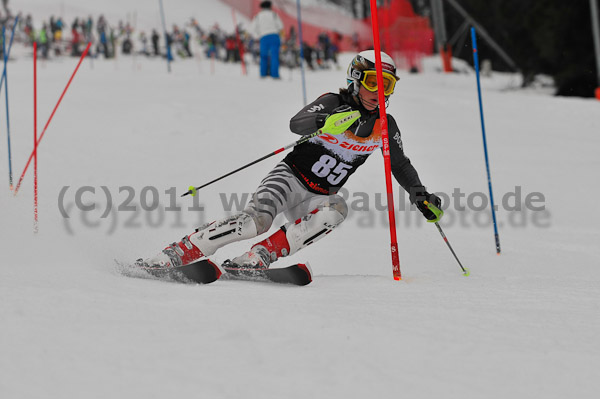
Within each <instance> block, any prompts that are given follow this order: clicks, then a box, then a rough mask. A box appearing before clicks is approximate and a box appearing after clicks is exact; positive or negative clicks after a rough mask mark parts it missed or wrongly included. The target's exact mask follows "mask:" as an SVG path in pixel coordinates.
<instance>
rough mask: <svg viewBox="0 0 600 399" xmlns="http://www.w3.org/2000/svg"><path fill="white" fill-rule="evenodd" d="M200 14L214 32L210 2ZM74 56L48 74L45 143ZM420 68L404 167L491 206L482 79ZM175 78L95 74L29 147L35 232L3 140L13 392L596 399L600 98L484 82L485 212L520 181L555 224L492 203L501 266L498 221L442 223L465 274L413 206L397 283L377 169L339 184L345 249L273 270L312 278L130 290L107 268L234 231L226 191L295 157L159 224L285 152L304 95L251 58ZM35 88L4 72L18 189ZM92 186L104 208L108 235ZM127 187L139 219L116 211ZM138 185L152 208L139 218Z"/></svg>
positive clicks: (2, 356) (411, 97) (2, 231)
mask: <svg viewBox="0 0 600 399" xmlns="http://www.w3.org/2000/svg"><path fill="white" fill-rule="evenodd" d="M29 3H32V4H34V3H35V2H29ZM37 3H40V2H39V1H38V2H37ZM66 3H67V2H65V4H66ZM77 3H78V4H88V3H89V8H90V9H91V8H92V7H95V4H96V3H95V2H93V4H94V5H93V6H92V2H91V1H90V2H83V1H79V0H78V1H77ZM108 3H111V2H108ZM115 3H117V2H115ZM118 3H119V4H124V3H127V2H124V1H120V2H118ZM129 3H132V2H129ZM165 3H166V2H165ZM189 3H190V4H191V3H192V2H191V1H190V2H189ZM202 3H203V4H205V5H204V11H205V12H206V13H207V14H209V13H210V11H211V10H212V8H211V7H214V9H215V15H221V14H218V10H219V9H221V5H220V3H215V2H208V1H206V0H204V1H203V2H202ZM107 7H108V6H107ZM111 7H113V8H114V7H116V6H111ZM113 8H111V9H110V10H108V11H111V10H112V11H116V8H115V9H113ZM223 15H226V14H223ZM227 17H229V15H227ZM215 20H217V17H215ZM348 60H349V55H344V57H343V60H342V65H345V64H346V63H347V62H348ZM76 61H77V60H76V59H71V58H64V59H60V60H53V61H51V62H40V64H39V67H38V77H39V82H38V97H39V102H38V112H39V118H38V130H39V131H40V132H41V130H42V129H43V126H44V125H45V123H46V121H47V119H48V117H49V115H50V113H51V111H52V109H53V107H54V105H55V104H56V101H57V100H58V97H59V96H60V93H61V92H62V90H63V88H64V85H65V84H66V82H67V80H68V78H69V76H70V74H71V72H72V71H73V69H74V67H75V65H76ZM425 65H426V67H427V68H426V70H425V72H424V73H422V74H408V73H401V81H400V82H399V84H398V86H397V90H396V93H395V94H394V96H393V97H392V99H391V102H390V106H389V112H390V113H391V114H393V115H394V116H395V118H396V120H397V121H398V124H399V126H400V128H401V129H402V132H403V142H404V146H405V150H406V152H407V154H408V155H409V156H410V157H411V159H412V161H413V163H414V165H415V166H416V167H417V169H418V170H419V173H420V175H421V178H422V180H423V181H424V183H425V184H426V185H427V186H428V187H429V188H430V189H432V190H435V191H441V192H446V193H452V191H453V190H454V189H455V188H460V189H461V191H462V192H463V193H466V195H467V196H468V195H469V194H470V193H473V192H481V193H487V180H486V175H485V166H484V159H483V155H482V140H481V130H480V122H479V113H478V105H477V96H476V86H475V76H474V75H473V74H472V73H470V74H467V73H464V74H450V75H448V74H441V73H439V72H438V70H439V67H440V62H439V59H437V58H433V59H429V60H427V62H426V63H425ZM172 67H173V72H172V73H171V74H168V73H167V68H166V65H165V63H164V62H163V61H161V60H147V59H142V58H141V57H137V58H136V59H135V60H134V59H133V58H126V57H119V58H117V59H116V60H112V61H104V60H96V61H94V62H91V61H90V60H86V61H85V62H84V64H83V65H82V67H81V69H80V71H79V73H78V75H77V76H76V78H75V80H74V82H73V84H72V86H71V88H70V90H69V92H68V93H67V95H66V96H65V98H64V100H63V102H62V104H61V105H60V107H59V109H58V111H57V113H56V115H55V117H54V119H53V120H52V122H51V124H50V126H49V127H48V129H47V131H46V136H45V137H44V139H43V141H42V143H41V144H40V147H39V200H40V209H39V215H40V216H39V219H40V221H39V233H38V234H33V199H32V198H33V174H32V172H33V170H32V167H30V169H29V171H28V174H27V176H26V178H25V180H24V184H23V186H22V188H21V191H20V193H19V194H18V196H17V197H14V196H13V195H12V193H11V192H9V190H8V188H7V186H8V184H7V179H8V178H7V176H8V162H7V158H6V154H7V148H6V139H3V140H2V144H1V145H0V147H1V148H0V151H1V152H0V153H1V154H2V155H1V157H2V159H3V161H2V162H1V163H0V176H4V177H3V178H4V179H5V184H4V187H5V190H2V192H1V193H0V201H1V203H0V220H1V227H0V242H1V243H2V244H1V245H2V246H1V248H2V262H1V264H2V267H1V268H0V397H2V398H40V397H44V398H103V399H104V398H107V397H110V398H113V397H117V398H120V397H124V398H164V397H201V398H239V397H247V398H309V397H310V398H342V397H344V398H365V397H370V398H391V397H407V398H442V397H443V398H533V397H535V398H595V397H597V394H598V392H599V390H600V382H599V379H598V370H599V369H600V345H599V343H598V336H599V333H600V318H599V317H598V316H599V314H600V312H599V310H600V306H599V300H600V292H599V284H600V271H599V267H598V266H599V261H598V260H599V258H600V250H599V246H598V242H599V240H600V232H599V230H598V227H597V222H596V220H595V217H594V208H593V206H594V203H595V201H596V199H597V198H598V197H599V196H600V189H599V188H598V185H597V184H596V182H597V176H598V170H599V166H600V165H599V164H600V161H599V159H598V156H597V151H598V145H599V144H600V139H599V137H598V132H599V131H600V104H599V103H598V102H597V101H596V100H589V99H576V98H554V97H550V96H547V95H543V94H540V93H537V92H531V91H521V90H517V89H515V86H516V84H515V82H516V78H515V77H513V76H510V75H501V74H495V75H493V77H491V78H485V79H483V81H482V84H483V101H484V108H485V117H486V127H487V133H488V146H489V153H490V162H491V166H492V179H493V185H494V194H495V197H496V203H497V204H501V199H502V197H503V196H504V195H505V194H506V193H510V192H513V191H514V190H515V186H520V187H521V188H522V193H523V194H522V196H523V198H524V197H525V195H526V194H528V193H532V192H539V193H542V194H543V195H544V196H545V205H546V210H545V211H538V212H534V211H531V210H527V211H521V212H509V211H507V210H505V209H504V208H502V207H501V209H500V210H499V212H498V218H499V221H500V239H501V243H502V249H503V253H502V255H501V256H497V255H496V254H495V250H494V240H493V230H492V227H491V225H490V224H489V223H486V221H487V222H489V209H486V210H482V211H478V212H476V211H462V212H460V211H457V210H455V209H454V207H451V208H450V209H448V210H447V212H446V216H445V217H444V219H443V220H442V222H441V225H442V227H443V228H444V230H445V232H446V234H447V236H448V238H449V240H450V242H451V244H452V245H453V246H454V249H455V250H456V252H457V254H458V256H459V257H460V259H461V260H462V262H463V263H464V264H465V265H466V266H468V267H469V268H470V269H471V276H470V277H468V278H465V277H463V276H462V275H461V273H460V269H459V267H458V265H457V263H456V262H455V260H454V259H453V258H452V255H451V254H450V252H449V251H448V248H447V247H446V246H445V244H444V242H443V241H442V239H441V237H440V236H439V234H438V232H437V230H436V229H435V227H433V226H430V225H428V224H426V223H424V222H423V220H422V217H420V216H419V214H418V213H416V212H414V211H411V212H398V224H399V225H398V229H397V230H398V241H399V247H400V260H401V268H402V272H403V276H404V278H403V280H402V281H400V282H397V281H394V280H393V279H392V277H391V262H390V255H389V232H388V229H387V227H386V225H385V223H384V222H383V221H385V219H386V217H387V214H386V212H384V211H375V210H374V208H375V205H374V201H375V193H383V192H384V191H385V182H384V177H383V164H382V157H381V156H379V155H377V154H375V155H373V156H372V157H371V159H370V160H369V161H368V162H367V163H366V164H365V165H364V166H363V167H362V168H361V170H360V171H359V172H357V174H356V175H355V176H354V177H353V178H352V179H351V180H350V182H349V184H348V186H347V188H348V190H349V193H350V194H349V195H350V196H352V195H353V194H356V193H358V192H364V193H368V194H369V197H368V198H369V199H370V201H371V202H370V209H371V212H367V211H360V210H357V209H354V210H352V211H351V215H350V217H349V219H348V220H347V221H346V222H345V223H344V224H343V225H342V226H341V227H340V228H339V230H338V231H336V232H334V234H332V235H330V236H328V237H327V238H326V239H324V240H323V241H320V242H319V243H317V244H315V245H314V246H312V247H309V248H307V249H306V250H304V251H302V252H301V253H299V254H297V255H295V256H294V257H292V258H290V259H289V261H288V260H287V259H286V260H284V261H282V262H283V263H284V265H285V264H287V263H291V262H295V261H309V262H310V264H311V266H312V268H313V271H314V273H315V278H314V281H313V283H312V284H310V285H308V286H306V287H292V286H279V285H274V284H262V283H248V282H235V281H218V282H216V283H214V284H211V285H207V286H198V285H185V284H175V283H169V282H163V281H156V280H151V279H138V278H128V277H125V276H123V275H122V274H121V270H119V268H118V267H117V266H116V265H115V259H116V260H118V261H121V262H130V261H132V260H134V259H135V258H137V257H146V256H150V255H153V254H154V253H156V252H158V251H159V250H160V249H162V248H163V247H164V246H165V245H166V244H168V243H170V242H172V241H175V240H179V239H180V238H181V237H182V236H183V235H185V234H188V233H190V232H191V231H192V230H193V228H195V227H197V226H198V225H199V224H201V223H202V222H206V221H210V220H213V219H216V218H220V217H223V216H224V215H226V214H227V212H225V210H224V209H223V205H222V202H221V199H220V194H223V195H225V196H228V195H231V194H233V193H244V192H252V191H253V190H254V189H255V188H256V186H257V185H258V183H259V181H260V180H261V179H262V177H263V176H264V175H265V174H266V173H267V172H268V171H269V170H270V168H272V166H273V165H274V164H275V162H276V161H277V160H278V159H281V158H283V155H282V156H277V157H274V158H272V159H270V160H268V161H264V162H262V163H260V164H258V165H256V166H253V167H252V168H250V169H248V170H246V171H244V172H240V173H239V174H237V175H234V176H232V177H229V178H227V179H225V180H223V181H221V182H219V183H217V184H214V185H213V186H211V187H210V188H207V189H204V190H202V191H201V193H200V197H199V198H200V201H201V204H202V205H203V206H204V209H205V211H204V212H194V211H188V210H187V207H189V206H190V205H191V204H192V200H191V199H189V197H186V198H179V197H178V196H177V198H176V204H178V205H179V206H181V207H182V208H183V210H182V211H181V212H175V211H164V208H165V207H168V206H169V205H170V201H171V197H170V195H169V194H167V193H165V191H166V190H169V189H170V188H175V189H176V190H177V195H179V194H181V193H182V192H184V191H185V190H186V189H187V187H188V186H190V185H200V184H202V183H204V182H206V181H209V180H211V179H213V178H215V177H217V176H220V175H221V174H224V173H226V172H229V171H230V170H232V169H234V168H236V167H238V166H240V165H242V164H244V163H246V162H250V161H252V160H254V159H256V158H258V157H260V156H262V155H265V154H267V153H269V152H271V151H273V150H275V149H277V148H279V147H282V146H284V145H286V144H288V143H291V142H292V141H294V140H296V139H297V136H295V135H293V134H291V133H289V131H288V122H289V118H290V117H291V116H292V115H294V114H295V113H296V112H297V110H298V109H299V108H300V107H301V106H302V103H303V101H302V89H301V79H300V73H299V72H298V71H293V72H291V71H288V70H283V71H282V77H283V79H282V80H281V81H279V82H275V81H272V80H269V79H267V80H260V79H259V78H258V69H257V67H256V66H255V65H250V66H249V73H248V76H243V75H242V74H241V72H240V67H239V65H224V64H220V63H217V64H216V65H214V72H213V68H212V66H211V63H210V61H208V60H205V59H203V58H202V57H198V58H196V59H194V60H187V61H181V60H180V61H177V62H175V63H173V65H172ZM344 70H345V68H344V67H342V68H341V69H340V70H335V69H332V70H329V71H319V72H309V73H307V77H306V78H307V79H306V81H307V92H308V98H309V99H310V100H312V99H314V98H316V97H317V96H319V95H320V94H322V93H324V92H326V91H336V90H337V88H338V87H340V86H341V85H343V83H344V75H345V73H344V72H345V71H344ZM32 75H33V73H32V61H31V57H30V56H29V57H28V56H21V57H19V58H18V59H16V60H15V61H13V62H11V63H10V64H9V75H8V76H9V93H10V112H11V113H10V117H11V118H10V123H11V139H12V151H13V152H12V154H13V157H12V165H13V174H14V178H15V180H16V179H18V177H19V176H20V174H21V172H22V170H23V167H24V165H25V162H26V160H27V157H28V156H29V153H30V151H31V150H32V141H33V132H32V131H33V111H32V105H33V100H32V97H33V95H32V93H33V84H32ZM3 96H4V93H2V98H3ZM2 108H4V107H2ZM2 115H3V117H2V121H1V123H0V125H1V126H2V132H3V135H4V134H5V131H6V130H5V127H4V121H5V117H4V112H2ZM32 166H33V165H32ZM65 186H68V188H67V191H66V193H64V196H63V199H62V200H61V199H60V194H61V191H63V188H64V187H65ZM85 186H90V187H93V188H95V190H96V191H95V194H93V193H91V192H85V193H83V203H85V204H93V203H95V204H96V205H97V209H96V210H95V211H90V212H81V211H79V210H78V209H77V207H76V206H75V205H74V201H75V193H76V191H77V189H79V188H81V187H85ZM103 186H105V187H106V190H107V191H108V192H109V193H111V195H112V202H113V210H112V211H111V212H109V215H108V217H106V218H104V219H102V218H101V214H102V213H103V212H104V210H105V207H106V205H107V202H108V201H107V198H106V194H105V193H104V191H103V190H102V187H103ZM125 186H129V187H131V189H132V190H133V191H134V193H135V196H134V199H133V201H132V202H131V203H130V205H134V206H136V207H137V209H138V211H137V212H127V211H116V210H115V208H116V207H117V206H119V205H122V206H123V205H124V203H125V200H126V199H127V194H128V192H127V191H126V190H128V189H127V188H125V189H122V190H123V191H122V192H119V189H120V187H125ZM146 186H150V187H155V188H156V189H157V191H158V194H159V195H158V199H159V201H160V205H161V206H160V208H159V209H161V210H162V211H159V210H157V211H154V212H146V211H143V210H141V202H142V200H141V193H142V190H143V188H144V187H146ZM151 190H152V189H146V191H145V193H146V195H148V197H147V198H151ZM148 193H150V194H148ZM355 200H356V198H355V199H354V200H353V199H352V197H351V198H349V200H348V202H349V203H352V202H353V201H355ZM396 200H397V206H400V205H401V203H400V200H399V199H398V197H396ZM148 202H151V201H148ZM379 202H381V200H379ZM476 202H477V201H476ZM521 202H524V200H522V201H521ZM461 203H462V205H464V204H465V203H466V199H465V198H463V199H462V201H461ZM61 204H62V205H64V208H65V211H66V212H68V213H69V215H70V218H69V219H65V218H64V217H63V216H62V215H61V212H60V205H61ZM146 205H148V203H146ZM354 206H355V208H356V207H358V204H355V205H354ZM161 214H162V215H163V218H164V219H163V220H162V222H161V219H160V218H161ZM417 221H419V222H418V223H417ZM278 222H279V223H281V222H282V221H281V220H278ZM250 244H251V242H243V243H237V244H235V245H232V246H230V247H227V248H224V249H223V250H221V251H219V252H218V253H217V256H216V259H217V260H224V259H226V258H229V257H231V256H236V255H238V254H239V253H241V252H243V251H245V250H247V248H248V247H249V245H250ZM282 266H283V265H282Z"/></svg>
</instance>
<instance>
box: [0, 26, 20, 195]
mask: <svg viewBox="0 0 600 399" xmlns="http://www.w3.org/2000/svg"><path fill="white" fill-rule="evenodd" d="M18 21H19V17H18V16H17V17H16V18H15V22H14V25H13V28H12V33H11V36H10V44H9V46H8V51H7V49H6V27H5V26H3V27H2V54H4V72H2V79H1V80H0V92H1V91H2V85H3V84H4V81H6V89H5V90H4V93H5V95H6V140H7V142H8V185H9V188H10V190H11V191H12V189H13V175H12V152H11V145H10V118H9V112H8V77H7V76H6V66H7V64H8V57H9V55H10V49H11V48H12V44H13V39H14V37H15V28H16V27H17V22H18Z"/></svg>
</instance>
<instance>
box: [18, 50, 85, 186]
mask: <svg viewBox="0 0 600 399" xmlns="http://www.w3.org/2000/svg"><path fill="white" fill-rule="evenodd" d="M91 46H92V42H89V43H88V45H87V47H86V48H85V51H84V52H83V54H81V58H80V59H79V62H78V63H77V66H76V67H75V71H73V74H72V75H71V78H70V79H69V82H68V83H67V86H66V87H65V89H64V90H63V92H62V94H61V95H60V98H59V99H58V102H57V103H56V106H55V107H54V110H53V111H52V114H50V118H49V119H48V122H46V125H45V126H44V130H42V134H40V138H39V139H38V140H37V141H36V142H35V145H34V147H33V151H32V152H31V155H29V159H28V160H27V164H26V165H25V169H23V173H22V174H21V177H20V178H19V183H18V184H17V186H16V187H15V194H14V195H17V193H18V192H19V187H21V183H22V182H23V178H25V173H27V169H28V168H29V164H30V163H31V160H32V159H33V156H34V155H35V154H36V151H37V147H38V145H40V141H42V139H43V138H44V134H46V129H47V128H48V125H50V121H52V118H53V117H54V114H55V113H56V110H57V109H58V106H59V105H60V102H61V101H62V99H63V97H64V96H65V93H66V92H67V90H68V89H69V86H70V85H71V82H72V81H73V78H74V77H75V74H76V73H77V71H78V70H79V67H80V66H81V63H82V62H83V59H84V58H85V56H86V55H87V53H88V51H89V50H90V47H91Z"/></svg>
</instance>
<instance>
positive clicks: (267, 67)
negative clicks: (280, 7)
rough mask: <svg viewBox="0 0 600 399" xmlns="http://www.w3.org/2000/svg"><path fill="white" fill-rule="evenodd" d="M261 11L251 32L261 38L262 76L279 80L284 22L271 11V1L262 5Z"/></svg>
mask: <svg viewBox="0 0 600 399" xmlns="http://www.w3.org/2000/svg"><path fill="white" fill-rule="evenodd" d="M260 8H261V11H259V12H258V14H256V16H255V17H254V19H253V20H252V24H251V28H250V31H251V32H253V33H254V34H255V37H259V38H260V76H261V78H264V77H266V76H267V75H268V74H270V75H271V77H272V78H274V79H279V47H280V46H281V39H280V38H279V34H280V32H281V30H282V29H283V22H281V19H280V18H279V16H278V15H277V14H275V12H274V11H273V10H272V9H271V2H270V1H263V2H262V3H260Z"/></svg>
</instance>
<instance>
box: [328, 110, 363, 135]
mask: <svg viewBox="0 0 600 399" xmlns="http://www.w3.org/2000/svg"><path fill="white" fill-rule="evenodd" d="M358 118H360V111H347V112H339V113H337V114H332V115H329V116H328V117H327V119H325V124H324V125H323V127H322V128H321V129H319V130H320V132H321V133H329V134H333V135H338V134H341V133H344V132H345V131H346V130H348V129H349V128H350V126H352V125H353V124H354V122H356V120H357V119H358Z"/></svg>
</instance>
